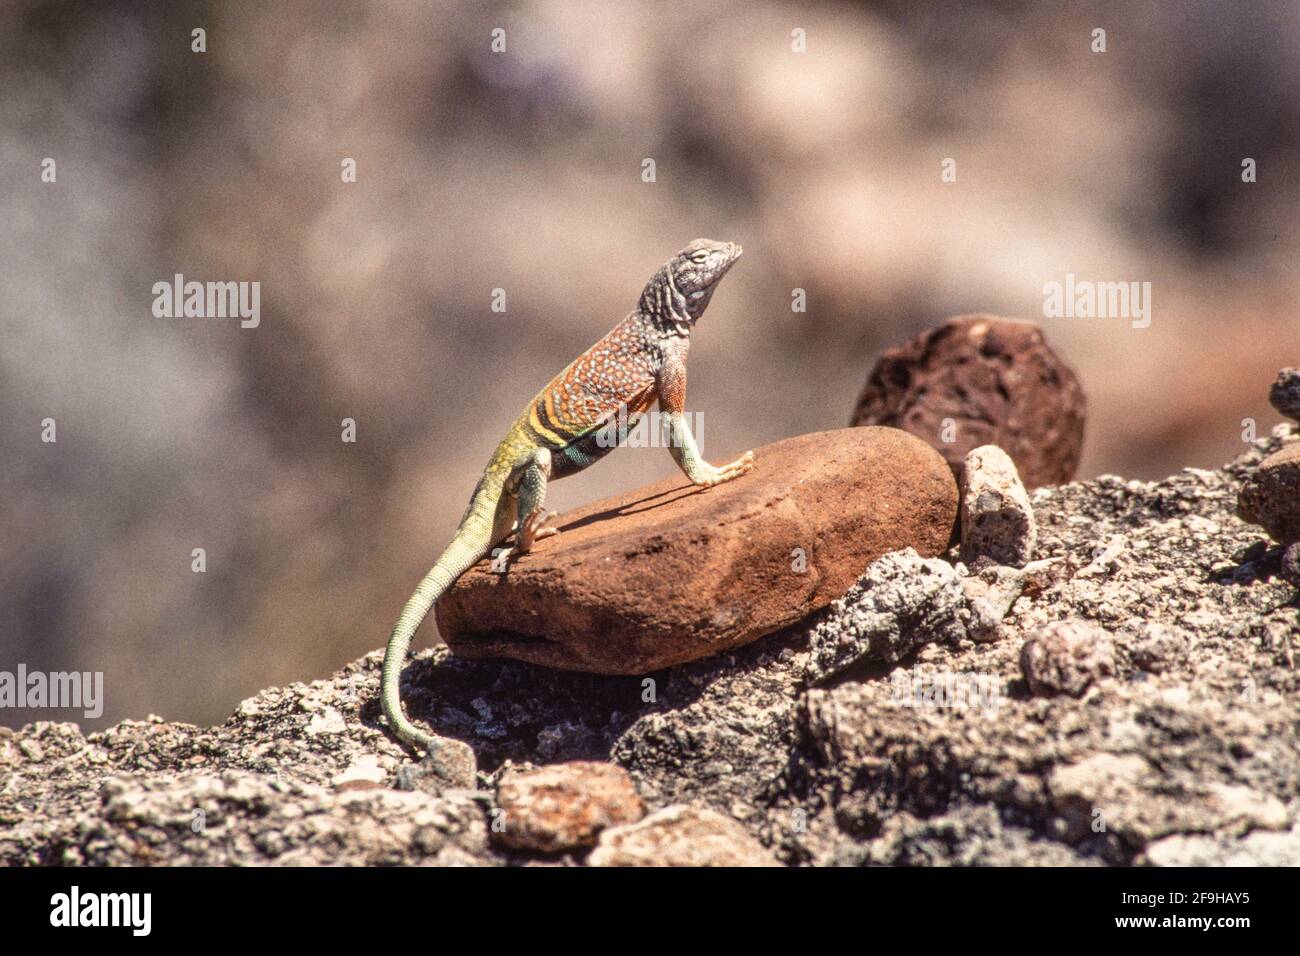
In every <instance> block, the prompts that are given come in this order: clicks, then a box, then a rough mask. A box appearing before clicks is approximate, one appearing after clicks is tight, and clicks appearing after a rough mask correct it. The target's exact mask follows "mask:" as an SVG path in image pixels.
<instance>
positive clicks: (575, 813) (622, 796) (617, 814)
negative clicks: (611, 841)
mask: <svg viewBox="0 0 1300 956" xmlns="http://www.w3.org/2000/svg"><path fill="white" fill-rule="evenodd" d="M497 806H498V807H499V808H500V809H501V811H502V812H503V814H504V817H503V820H504V823H505V828H504V829H503V830H500V831H495V830H494V831H493V838H494V839H495V840H496V841H497V842H498V843H502V844H504V845H506V846H509V847H514V848H515V849H520V850H536V851H539V852H541V853H559V852H562V851H564V850H572V849H576V848H579V847H589V846H595V844H596V838H597V837H599V836H600V832H601V831H602V830H604V829H606V828H608V827H613V826H619V825H621V824H626V823H636V822H637V821H638V820H640V819H641V818H642V817H643V816H645V804H643V803H642V802H641V798H640V797H639V796H638V795H637V792H636V787H635V786H634V785H633V784H632V778H631V777H629V776H628V774H627V771H626V770H624V769H623V768H622V767H618V766H615V765H614V764H609V763H595V762H591V761H574V762H572V763H565V764H556V765H555V766H551V767H542V768H541V769H539V770H526V771H522V772H515V773H507V774H506V775H505V777H504V778H503V779H502V780H501V782H500V783H499V784H498V785H497Z"/></svg>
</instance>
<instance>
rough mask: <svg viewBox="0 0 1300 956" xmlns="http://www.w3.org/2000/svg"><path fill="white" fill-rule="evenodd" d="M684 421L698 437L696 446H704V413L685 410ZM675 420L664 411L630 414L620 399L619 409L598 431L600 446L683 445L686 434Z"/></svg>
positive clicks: (597, 440)
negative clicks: (676, 428)
mask: <svg viewBox="0 0 1300 956" xmlns="http://www.w3.org/2000/svg"><path fill="white" fill-rule="evenodd" d="M678 418H679V420H680V421H681V423H682V424H683V425H684V426H685V428H686V429H688V430H689V432H690V434H691V436H692V437H694V439H695V444H696V447H697V448H699V449H700V450H701V451H703V448H704V413H703V412H682V413H681V415H680V416H678ZM670 422H671V420H670V418H669V416H668V415H666V414H664V413H663V412H657V411H655V412H647V413H646V414H645V415H643V416H642V415H633V414H629V413H628V407H627V404H626V403H625V402H620V403H619V406H618V412H617V414H615V415H614V416H613V417H611V418H610V419H609V421H608V422H606V423H605V424H604V425H602V426H601V428H600V430H599V431H598V432H596V445H597V446H598V447H600V448H614V447H617V446H620V445H621V446H623V447H625V448H672V447H674V446H677V447H681V445H682V444H683V442H684V440H685V436H683V435H681V434H678V433H676V432H674V430H673V429H672V427H671V424H670Z"/></svg>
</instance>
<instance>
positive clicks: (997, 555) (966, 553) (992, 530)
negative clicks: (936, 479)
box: [961, 445, 1038, 568]
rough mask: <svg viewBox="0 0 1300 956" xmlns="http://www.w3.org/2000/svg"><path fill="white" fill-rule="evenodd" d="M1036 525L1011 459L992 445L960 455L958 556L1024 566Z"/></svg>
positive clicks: (1035, 538) (969, 561) (1034, 541)
mask: <svg viewBox="0 0 1300 956" xmlns="http://www.w3.org/2000/svg"><path fill="white" fill-rule="evenodd" d="M1037 543H1038V526H1037V525H1036V524H1035V522H1034V509H1033V508H1032V507H1030V505H1029V496H1028V495H1027V494H1025V486H1024V485H1022V484H1021V483H1020V475H1018V474H1017V473H1016V465H1015V462H1013V461H1012V460H1011V456H1009V455H1008V454H1007V453H1006V452H1004V451H1003V450H1002V449H1001V448H999V447H997V446H996V445H981V446H980V447H979V448H975V449H973V450H971V452H970V453H969V454H968V455H967V456H966V464H965V468H964V469H963V470H962V489H961V559H962V561H964V562H965V563H966V564H974V563H975V562H976V561H977V560H979V559H981V558H984V559H986V560H989V561H992V562H994V563H995V564H1006V565H1011V566H1012V567H1017V568H1019V567H1024V565H1026V564H1028V563H1029V562H1030V561H1032V560H1033V558H1034V547H1035V545H1036V544H1037Z"/></svg>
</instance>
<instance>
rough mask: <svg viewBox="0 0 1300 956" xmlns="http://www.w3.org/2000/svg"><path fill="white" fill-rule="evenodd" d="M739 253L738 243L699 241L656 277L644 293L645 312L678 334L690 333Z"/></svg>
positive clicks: (664, 267) (672, 260)
mask: <svg viewBox="0 0 1300 956" xmlns="http://www.w3.org/2000/svg"><path fill="white" fill-rule="evenodd" d="M740 253H741V248H740V245H739V244H738V243H735V242H715V241H714V240H712V239H696V240H695V241H694V242H692V243H691V244H690V245H688V246H687V247H686V248H685V249H683V250H682V251H681V252H679V253H677V255H675V256H673V257H672V258H671V259H669V260H668V261H667V262H666V263H664V266H663V268H661V269H660V270H659V271H658V272H656V273H655V275H654V277H653V278H652V279H651V280H650V284H649V285H647V286H646V289H645V292H644V293H642V296H641V304H642V309H643V310H648V311H650V312H652V313H654V314H655V315H656V317H658V318H659V319H660V320H662V321H666V322H668V323H671V324H672V325H673V326H674V327H675V328H676V329H677V331H678V332H687V331H689V329H690V326H691V325H693V324H694V323H695V321H696V320H697V319H698V318H699V317H700V316H702V315H703V314H704V310H705V309H706V308H707V307H708V305H709V299H711V298H712V297H713V290H714V289H716V288H717V286H718V283H719V282H720V281H721V280H722V277H723V276H725V275H726V274H727V270H729V269H730V268H731V267H732V266H733V265H735V262H736V260H737V259H739V258H740Z"/></svg>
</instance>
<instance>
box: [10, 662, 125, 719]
mask: <svg viewBox="0 0 1300 956" xmlns="http://www.w3.org/2000/svg"><path fill="white" fill-rule="evenodd" d="M0 707H18V708H23V707H49V708H54V709H58V710H80V711H81V712H82V713H83V714H84V715H85V716H86V718H87V719H93V718H95V717H99V716H100V715H102V714H103V713H104V672H103V671H54V672H53V673H46V672H45V671H29V670H28V669H27V665H26V664H19V665H18V670H17V671H0Z"/></svg>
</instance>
